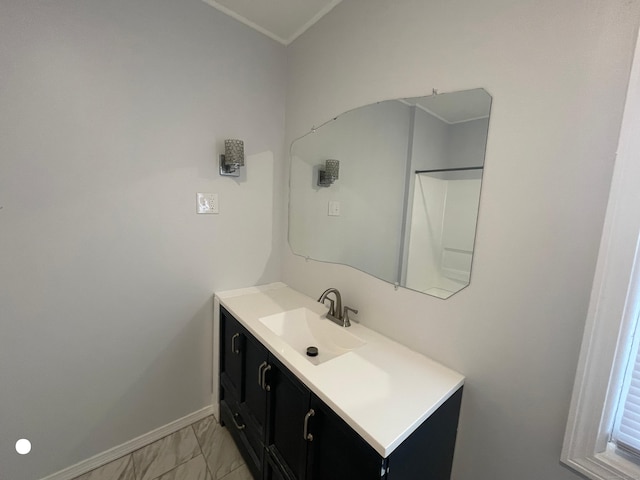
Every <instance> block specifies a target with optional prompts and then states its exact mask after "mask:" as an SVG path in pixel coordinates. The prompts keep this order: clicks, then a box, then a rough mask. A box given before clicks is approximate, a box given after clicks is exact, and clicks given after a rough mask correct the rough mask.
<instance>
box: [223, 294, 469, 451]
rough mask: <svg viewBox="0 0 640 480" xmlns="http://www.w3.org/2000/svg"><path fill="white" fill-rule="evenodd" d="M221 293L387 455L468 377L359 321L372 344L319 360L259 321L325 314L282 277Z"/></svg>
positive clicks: (358, 329) (355, 328)
mask: <svg viewBox="0 0 640 480" xmlns="http://www.w3.org/2000/svg"><path fill="white" fill-rule="evenodd" d="M216 297H217V299H218V301H219V302H220V303H221V304H222V305H223V306H224V307H225V308H226V309H227V310H228V311H229V312H231V313H232V314H233V315H234V316H235V317H236V318H237V319H238V320H239V321H240V323H242V324H243V325H244V326H245V327H246V328H247V330H249V331H250V332H251V333H252V334H253V335H255V336H256V338H258V339H259V340H260V341H261V342H262V343H263V344H264V345H265V346H267V347H268V348H269V350H270V351H271V352H272V353H273V354H274V355H275V356H276V357H277V358H278V360H280V361H281V362H282V363H283V364H284V365H285V366H286V367H287V368H289V369H290V370H291V371H292V372H293V373H294V374H295V375H296V376H298V378H299V379H300V380H301V381H302V382H303V383H304V384H305V385H306V386H307V387H308V388H309V389H310V390H311V391H312V392H313V393H315V394H316V395H317V396H318V397H320V398H321V399H322V401H324V402H325V403H326V404H327V405H328V406H330V407H331V408H332V409H333V410H334V411H335V412H336V413H337V414H338V415H339V416H340V417H341V418H342V419H343V420H344V421H346V422H347V423H348V424H349V425H350V426H351V427H352V428H353V429H354V430H355V431H356V432H358V433H359V434H360V435H361V436H362V438H364V439H365V440H366V441H367V442H368V443H369V444H370V445H371V446H372V447H373V448H374V449H375V450H376V451H377V452H378V453H379V454H380V455H381V456H382V457H383V458H384V457H387V456H389V455H390V454H391V452H393V450H394V449H395V448H396V447H397V446H398V445H400V444H401V443H402V442H403V441H404V440H405V439H406V438H407V437H408V436H409V435H410V434H411V433H412V432H413V431H414V430H415V429H416V428H417V427H419V426H420V424H422V422H423V421H424V420H425V419H427V418H428V417H429V416H430V415H431V414H432V413H433V412H435V411H436V410H437V409H438V407H439V406H440V405H442V404H443V403H444V402H445V401H446V400H447V399H448V398H449V397H450V396H451V395H452V394H453V393H454V392H455V391H456V390H458V388H460V387H461V386H462V384H463V383H464V377H463V376H462V375H460V374H459V373H457V372H455V371H453V370H451V369H449V368H446V367H444V366H443V365H441V364H439V363H437V362H435V361H433V360H431V359H429V358H427V357H425V356H424V355H421V354H419V353H417V352H414V351H413V350H410V349H408V348H407V347H405V346H403V345H400V344H399V343H397V342H395V341H393V340H390V339H388V338H387V337H385V336H383V335H380V334H379V333H377V332H374V331H373V330H370V329H368V328H366V327H363V326H362V325H359V324H357V323H353V322H352V324H351V326H350V327H348V331H349V333H351V334H353V335H355V336H357V337H359V338H361V339H362V340H365V341H366V344H365V345H363V346H361V347H358V348H357V349H355V350H352V351H350V352H348V353H345V354H344V355H341V356H339V357H336V358H334V359H332V360H330V361H327V362H325V363H321V364H320V365H313V364H312V363H311V362H310V361H309V360H307V359H306V358H305V357H303V356H302V355H300V354H299V353H298V352H296V351H295V350H294V349H293V348H291V347H290V346H289V345H288V344H286V343H285V342H284V341H283V340H282V339H281V338H280V337H278V336H277V335H276V334H275V333H273V332H272V331H271V330H270V329H269V328H267V327H266V326H265V325H264V324H263V323H261V322H260V321H259V319H260V318H261V317H264V316H267V315H272V314H275V313H281V312H284V311H287V310H292V309H295V308H299V307H306V308H308V309H310V310H313V311H315V312H317V313H320V314H323V313H326V311H327V308H326V307H325V306H324V305H322V304H320V303H318V302H316V301H315V300H314V299H312V298H309V297H307V296H306V295H303V294H301V293H299V292H297V291H295V290H293V289H292V288H290V287H288V286H286V285H285V284H283V283H273V284H269V285H265V286H261V287H251V288H246V289H241V290H232V291H227V292H220V293H217V294H216ZM327 321H328V320H327Z"/></svg>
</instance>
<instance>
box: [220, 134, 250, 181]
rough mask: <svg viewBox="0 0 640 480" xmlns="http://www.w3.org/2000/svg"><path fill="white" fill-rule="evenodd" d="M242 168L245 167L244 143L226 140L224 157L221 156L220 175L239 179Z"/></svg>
mask: <svg viewBox="0 0 640 480" xmlns="http://www.w3.org/2000/svg"><path fill="white" fill-rule="evenodd" d="M240 167H244V142H243V141H242V140H233V139H230V140H225V141H224V155H220V175H222V176H224V177H239V176H240Z"/></svg>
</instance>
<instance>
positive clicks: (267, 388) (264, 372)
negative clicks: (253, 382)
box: [260, 362, 271, 392]
mask: <svg viewBox="0 0 640 480" xmlns="http://www.w3.org/2000/svg"><path fill="white" fill-rule="evenodd" d="M260 366H261V367H262V365H260ZM269 370H271V365H269V364H268V363H267V362H264V367H262V374H261V375H260V386H261V387H262V389H263V390H264V391H266V392H270V391H271V386H270V385H267V372H268V371H269Z"/></svg>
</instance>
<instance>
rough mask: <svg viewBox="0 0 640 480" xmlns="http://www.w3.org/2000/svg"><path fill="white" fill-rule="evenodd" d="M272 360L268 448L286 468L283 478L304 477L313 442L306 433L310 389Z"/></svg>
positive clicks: (294, 478)
mask: <svg viewBox="0 0 640 480" xmlns="http://www.w3.org/2000/svg"><path fill="white" fill-rule="evenodd" d="M269 363H270V365H271V370H270V371H269V375H268V384H269V387H270V392H269V400H268V412H269V414H268V423H267V448H268V449H269V453H270V454H271V455H272V456H273V457H274V458H275V459H276V463H278V464H279V466H281V467H282V469H283V472H282V473H281V476H282V477H284V478H288V479H291V480H304V479H305V478H306V460H307V458H306V457H307V444H308V443H309V442H308V441H307V440H306V439H305V438H304V436H303V433H304V425H305V419H307V418H308V413H309V399H310V391H309V389H308V388H307V387H305V386H304V385H303V384H302V382H300V380H298V379H297V378H296V377H294V376H293V374H292V373H291V372H289V371H288V370H287V369H286V368H285V367H284V366H283V365H282V364H281V363H280V362H278V361H277V360H276V359H275V358H273V357H271V358H270V360H269ZM274 478H277V477H274Z"/></svg>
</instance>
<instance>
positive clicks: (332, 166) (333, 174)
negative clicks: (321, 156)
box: [318, 160, 340, 187]
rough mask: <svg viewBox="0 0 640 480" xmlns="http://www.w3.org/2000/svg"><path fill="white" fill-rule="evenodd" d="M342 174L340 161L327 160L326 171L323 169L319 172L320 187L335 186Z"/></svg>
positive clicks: (325, 163)
mask: <svg viewBox="0 0 640 480" xmlns="http://www.w3.org/2000/svg"><path fill="white" fill-rule="evenodd" d="M339 173H340V161H339V160H326V161H325V162H324V170H323V169H322V167H321V168H320V170H318V186H319V187H330V186H331V185H333V182H335V181H336V180H337V179H338V177H339Z"/></svg>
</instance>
